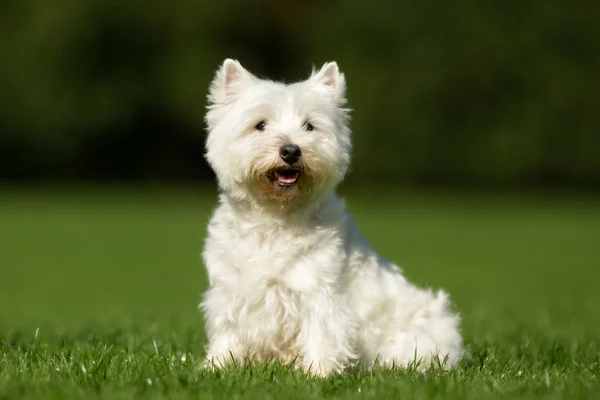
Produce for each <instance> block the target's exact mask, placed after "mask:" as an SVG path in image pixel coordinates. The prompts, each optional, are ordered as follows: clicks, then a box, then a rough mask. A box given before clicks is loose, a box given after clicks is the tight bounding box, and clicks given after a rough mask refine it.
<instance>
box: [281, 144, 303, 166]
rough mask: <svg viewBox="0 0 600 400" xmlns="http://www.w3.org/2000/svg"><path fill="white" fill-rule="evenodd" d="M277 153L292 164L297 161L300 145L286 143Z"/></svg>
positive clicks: (300, 153) (299, 154)
mask: <svg viewBox="0 0 600 400" xmlns="http://www.w3.org/2000/svg"><path fill="white" fill-rule="evenodd" d="M279 155H280V156H281V159H282V160H283V161H285V162H286V163H288V164H290V165H292V164H293V163H295V162H298V160H299V159H300V156H301V155H302V152H301V151H300V147H298V146H296V145H295V144H286V145H283V146H281V148H280V149H279Z"/></svg>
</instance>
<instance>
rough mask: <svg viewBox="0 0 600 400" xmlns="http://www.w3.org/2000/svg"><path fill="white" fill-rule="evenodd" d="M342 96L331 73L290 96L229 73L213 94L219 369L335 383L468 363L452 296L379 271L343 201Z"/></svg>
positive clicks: (214, 304) (235, 68)
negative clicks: (287, 370)
mask: <svg viewBox="0 0 600 400" xmlns="http://www.w3.org/2000/svg"><path fill="white" fill-rule="evenodd" d="M345 91H346V82H345V79H344V75H343V74H342V73H340V72H339V70H338V66H337V64H336V63H334V62H332V63H327V64H325V65H324V66H323V67H322V68H321V69H320V70H319V71H316V72H313V74H312V75H311V76H310V77H309V78H308V79H307V80H306V81H303V82H299V83H294V84H291V85H285V84H282V83H276V82H271V81H267V80H262V79H258V78H257V77H255V76H253V75H252V74H251V73H249V72H248V71H247V70H245V69H244V68H243V67H242V66H241V65H240V64H239V63H238V62H237V61H233V60H226V61H225V62H224V63H223V65H222V67H221V68H220V69H219V71H218V72H217V74H216V76H215V78H214V81H213V82H212V85H211V87H210V93H209V97H208V98H209V109H208V113H207V115H206V121H207V125H208V130H209V133H208V138H207V143H206V157H207V160H208V162H209V163H210V165H211V167H212V168H213V170H214V171H215V173H216V175H217V178H218V182H219V187H220V192H221V195H220V204H219V206H218V207H217V209H216V210H215V212H214V215H213V216H212V218H211V220H210V223H209V226H208V236H207V239H206V243H205V248H204V252H203V258H204V263H205V266H206V269H207V271H208V277H209V282H210V287H209V289H208V290H207V292H206V293H205V295H204V299H203V302H202V304H201V308H202V310H203V312H204V315H205V319H206V329H207V334H208V348H207V360H208V364H209V365H211V366H214V367H217V368H218V367H221V366H223V365H225V364H227V363H229V362H233V361H235V362H237V363H241V362H245V361H265V360H271V359H276V360H279V361H281V362H283V363H290V362H294V365H295V366H296V367H299V368H302V369H303V370H307V371H308V370H310V371H311V372H312V373H314V374H318V375H328V374H331V373H336V372H340V371H342V370H343V369H344V368H345V367H346V366H348V365H351V364H354V363H362V364H365V365H367V366H372V365H373V364H375V363H377V362H378V363H380V364H383V365H386V366H392V365H398V366H407V365H409V364H411V363H413V362H415V361H416V362H417V364H418V365H419V366H420V368H427V367H429V366H430V365H431V364H432V363H434V364H441V365H443V366H444V367H445V368H449V367H452V366H453V365H455V364H456V363H457V361H459V359H460V358H461V356H462V354H463V347H462V339H461V335H460V333H459V318H458V316H457V315H456V314H454V313H453V312H452V311H451V307H450V303H449V300H448V296H447V295H446V294H445V293H444V292H442V291H439V292H432V291H430V290H423V289H420V288H417V287H415V286H413V285H412V284H410V283H409V282H407V281H406V279H405V278H404V277H403V275H402V273H401V271H400V269H399V268H398V267H397V266H396V265H394V264H392V263H390V262H388V261H386V260H385V259H383V258H381V257H379V256H378V255H377V254H376V253H375V251H374V250H373V249H372V248H371V246H369V244H368V243H367V241H366V240H365V239H364V238H363V237H362V236H361V234H360V233H359V231H358V229H357V227H356V225H355V224H354V222H353V220H352V218H351V217H350V215H348V214H347V213H346V211H345V206H344V202H343V200H341V199H340V198H338V197H337V196H336V195H335V192H334V189H335V187H336V185H338V184H339V183H340V182H341V181H342V179H343V178H344V176H345V174H346V171H347V170H348V166H349V164H350V153H351V141H350V129H349V126H348V122H349V118H348V110H347V109H346V108H345V103H346V100H345ZM261 122H262V124H261ZM289 144H295V145H297V146H299V147H300V149H301V152H302V154H301V156H300V158H299V160H298V161H297V162H296V163H295V164H293V165H290V164H288V163H286V162H284V161H283V160H282V156H280V149H281V146H283V145H289ZM286 174H287V175H286ZM282 176H283V178H282ZM286 176H288V177H289V176H291V178H286ZM294 176H295V177H296V178H294ZM286 179H287V180H286ZM294 179H295V181H294V183H293V184H287V183H285V182H289V181H290V180H294Z"/></svg>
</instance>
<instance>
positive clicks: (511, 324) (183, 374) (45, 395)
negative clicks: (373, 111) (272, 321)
mask: <svg viewBox="0 0 600 400" xmlns="http://www.w3.org/2000/svg"><path fill="white" fill-rule="evenodd" d="M360 193H361V191H358V190H355V191H349V194H348V196H349V199H348V202H349V207H350V210H351V211H352V212H353V214H354V215H355V218H356V220H357V222H358V224H359V226H360V227H361V229H362V230H363V233H364V234H365V235H366V236H367V237H368V238H369V240H370V242H371V243H372V245H373V246H374V247H375V248H376V249H377V250H378V251H379V252H380V253H382V254H383V255H384V256H385V257H387V258H389V259H392V260H394V261H395V262H397V263H399V264H400V265H401V266H402V267H403V269H404V271H405V273H406V275H407V276H408V277H409V278H410V279H411V280H413V281H415V282H417V283H419V284H421V285H428V286H433V287H445V288H446V289H447V290H448V291H449V292H450V293H451V295H452V298H453V299H454V301H455V303H456V307H457V309H458V310H459V311H460V313H461V314H462V317H463V325H462V327H463V332H464V336H465V341H466V345H467V348H468V352H469V355H468V357H467V358H466V359H465V360H463V361H462V362H461V364H460V365H459V366H458V367H457V368H456V369H455V370H453V371H450V372H440V371H431V372H428V373H425V374H418V373H416V372H414V371H402V370H391V371H390V370H374V371H362V370H354V371H348V372H347V373H345V374H343V375H341V376H337V377H332V378H329V379H315V378H310V377H307V376H305V375H303V374H300V373H297V372H293V371H289V370H288V369H287V368H285V367H281V366H278V365H276V364H271V365H260V366H253V367H244V366H239V367H236V368H232V369H230V370H227V371H222V372H218V373H215V374H213V373H208V372H205V371H203V370H201V369H199V368H198V366H199V364H200V362H201V361H202V355H203V347H204V343H205V337H204V333H203V329H202V319H201V315H200V314H199V312H198V311H197V309H196V306H197V304H198V303H199V300H200V295H201V292H202V291H203V289H204V288H205V287H206V278H205V274H204V270H203V267H202V264H201V262H200V258H199V254H200V250H201V246H202V240H203V235H204V232H205V224H206V222H207V219H208V217H209V215H210V212H211V208H212V207H213V205H214V204H215V202H216V195H215V193H213V192H201V191H186V190H168V191H167V190H158V189H143V190H142V189H140V190H134V189H120V190H116V189H114V190H99V189H84V188H80V189H77V190H75V189H62V190H52V191H48V190H41V189H40V190H32V189H27V190H26V189H14V188H13V189H11V190H7V189H5V190H3V191H0V399H5V398H6V399H8V398H24V397H27V398H40V399H71V398H108V399H118V398H144V399H162V398H175V399H177V398H198V397H201V398H227V399H235V398H256V399H263V398H279V397H282V398H287V399H306V398H320V397H329V398H340V399H341V398H343V399H346V398H382V399H387V398H394V397H397V398H411V399H421V398H459V399H485V398H498V397H502V398H552V399H561V398H564V399H575V398H600V357H599V351H600V290H599V287H600V201H598V198H595V199H594V198H585V197H573V196H571V197H569V196H561V197H557V196H555V195H544V196H542V195H538V196H515V195H512V196H506V195H505V196H482V195H456V194H448V193H446V194H440V193H430V194H427V195H425V194H420V195H417V194H397V195H389V194H388V195H384V194H382V193H372V194H370V195H368V196H367V195H365V194H364V193H365V191H362V193H363V195H361V194H360ZM357 195H358V196H357Z"/></svg>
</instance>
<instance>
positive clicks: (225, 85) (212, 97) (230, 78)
mask: <svg viewBox="0 0 600 400" xmlns="http://www.w3.org/2000/svg"><path fill="white" fill-rule="evenodd" d="M255 79H256V78H254V76H253V75H252V74H251V73H250V72H248V71H247V70H246V69H244V67H242V64H240V63H239V62H238V61H236V60H232V59H229V58H228V59H226V60H225V61H224V62H223V65H221V68H219V70H218V71H217V73H216V74H215V77H214V79H213V81H212V83H211V84H210V90H209V94H208V101H209V104H210V105H212V106H218V105H226V104H230V103H231V102H233V101H234V100H235V99H236V98H237V97H238V96H239V95H240V94H241V93H242V92H243V91H244V90H245V89H246V88H247V87H248V86H249V85H250V84H252V83H253V82H254V80H255Z"/></svg>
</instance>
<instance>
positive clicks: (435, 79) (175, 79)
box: [0, 0, 600, 184]
mask: <svg viewBox="0 0 600 400" xmlns="http://www.w3.org/2000/svg"><path fill="white" fill-rule="evenodd" d="M598 21H600V5H598V4H597V3H594V2H592V1H580V2H576V3H570V4H566V3H564V2H559V1H557V0H552V1H543V0H531V1H528V2H509V3H507V2H481V1H475V0H465V1H463V2H459V3H456V2H454V3H443V2H439V4H435V5H434V4H431V3H428V4H425V3H422V2H402V3H398V2H396V3H393V2H383V1H379V2H378V1H375V2H373V1H371V2H364V1H361V0H346V1H323V2H318V1H316V0H311V1H299V0H294V1H286V2H282V1H277V0H257V1H251V2H234V1H232V0H227V1H220V2H209V1H206V2H183V1H173V2H157V3H152V5H150V3H148V2H142V1H139V0H138V1H129V2H122V1H117V0H106V1H102V2H81V1H75V0H64V1H62V2H58V3H57V2H48V1H44V0H29V1H20V0H4V1H3V2H0V54H2V58H3V61H2V62H1V63H0V90H1V93H2V99H3V102H2V107H0V177H4V178H7V179H18V178H109V179H125V178H163V177H164V178H170V179H173V178H182V179H189V178H197V177H210V176H211V173H210V171H209V170H208V168H207V166H206V164H205V163H204V161H203V159H202V153H203V137H204V127H203V114H204V109H203V108H204V98H205V93H206V89H207V86H208V83H209V82H210V79H211V78H212V74H213V71H214V70H215V69H216V68H217V67H218V65H219V63H220V62H221V61H222V60H223V59H224V58H225V57H235V58H238V59H240V60H241V61H242V62H243V63H244V64H245V65H246V66H247V67H248V68H249V69H251V70H253V71H254V72H256V73H258V74H259V75H264V76H269V77H273V78H277V79H282V80H283V79H285V80H287V81H290V80H296V79H301V78H303V77H305V76H307V74H308V72H309V69H310V67H311V66H312V65H319V64H321V63H323V62H324V61H327V60H332V59H335V60H337V61H338V62H339V64H340V66H341V68H342V70H343V71H344V72H345V73H346V76H347V79H348V87H349V92H348V95H349V100H350V103H351V106H352V107H353V108H354V109H355V110H356V111H355V112H354V114H353V117H354V124H353V130H354V141H355V171H353V173H352V176H351V179H353V180H354V181H367V180H368V181H373V180H377V179H385V180H387V181H388V182H389V181H390V180H393V181H394V182H398V183H403V182H404V183H432V182H442V183H456V182H462V183H475V184H528V183H560V184H598V183H599V182H600V156H598V154H599V153H600V96H598V95H596V93H595V92H594V91H595V89H596V88H597V87H600V86H599V84H600V79H599V78H600V72H599V71H600V28H598V26H600V25H599V24H598Z"/></svg>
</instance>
